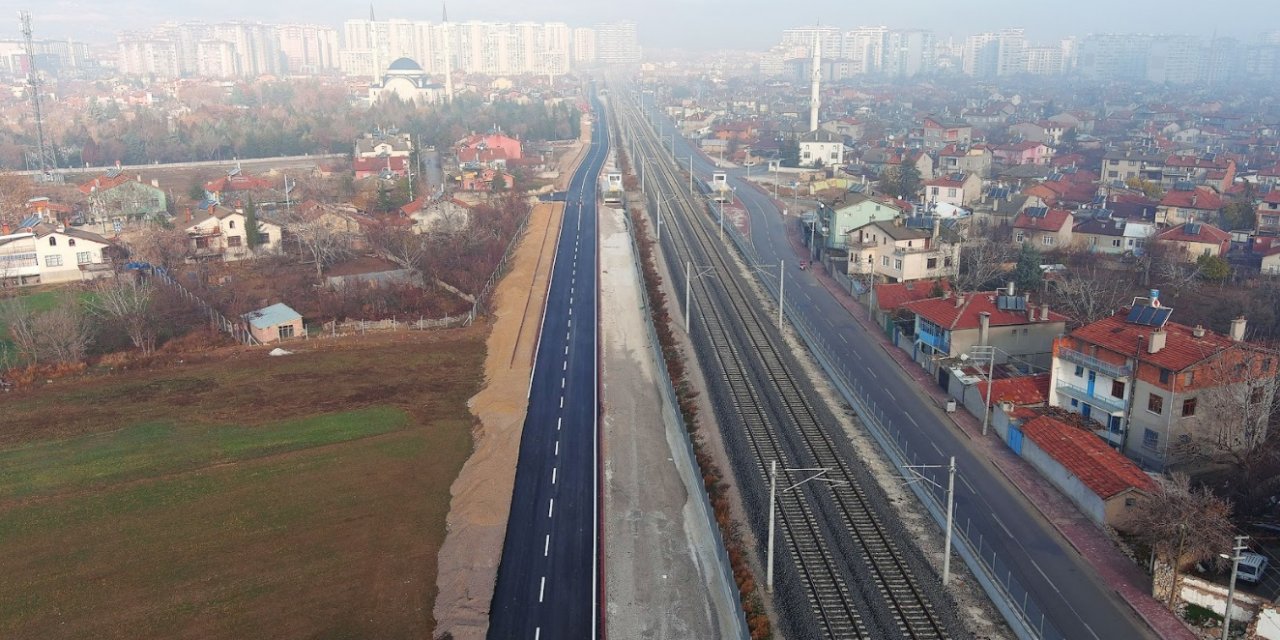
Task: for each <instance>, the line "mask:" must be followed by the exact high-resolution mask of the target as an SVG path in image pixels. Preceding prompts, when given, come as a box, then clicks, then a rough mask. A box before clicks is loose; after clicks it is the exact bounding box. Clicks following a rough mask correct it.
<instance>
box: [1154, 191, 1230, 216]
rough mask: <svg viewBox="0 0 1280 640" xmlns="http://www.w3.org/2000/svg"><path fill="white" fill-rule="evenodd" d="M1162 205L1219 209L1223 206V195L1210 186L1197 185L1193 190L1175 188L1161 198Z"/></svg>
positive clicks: (1209, 209)
mask: <svg viewBox="0 0 1280 640" xmlns="http://www.w3.org/2000/svg"><path fill="white" fill-rule="evenodd" d="M1160 206H1162V207H1178V208H1179V209H1202V210H1205V211H1217V210H1218V209H1221V208H1222V196H1220V195H1218V192H1217V191H1214V190H1213V189H1210V188H1209V187H1196V188H1195V190H1193V191H1178V190H1177V189H1174V190H1172V191H1169V192H1168V193H1166V194H1164V197H1163V198H1161V199H1160Z"/></svg>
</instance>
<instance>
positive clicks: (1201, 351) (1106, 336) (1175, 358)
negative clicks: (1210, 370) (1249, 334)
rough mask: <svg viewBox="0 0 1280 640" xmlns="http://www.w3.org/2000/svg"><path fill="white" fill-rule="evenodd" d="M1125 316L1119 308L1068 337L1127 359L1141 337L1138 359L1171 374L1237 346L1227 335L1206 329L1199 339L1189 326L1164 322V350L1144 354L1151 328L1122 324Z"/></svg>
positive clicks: (1137, 345) (1135, 348)
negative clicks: (1122, 355) (1113, 313)
mask: <svg viewBox="0 0 1280 640" xmlns="http://www.w3.org/2000/svg"><path fill="white" fill-rule="evenodd" d="M1128 313H1129V310H1128V309H1121V310H1120V312H1119V313H1117V314H1116V315H1113V316H1111V317H1110V318H1103V319H1102V320H1099V321H1097V322H1094V323H1091V324H1087V325H1085V326H1083V327H1080V328H1079V329H1076V330H1075V331H1072V332H1071V337H1072V338H1077V339H1080V340H1083V341H1084V342H1086V343H1088V344H1094V345H1098V346H1100V347H1103V348H1105V349H1107V350H1109V351H1113V352H1115V353H1119V354H1124V355H1127V356H1132V354H1134V352H1136V351H1138V350H1139V344H1138V338H1139V337H1141V338H1142V339H1143V342H1142V346H1141V353H1139V354H1138V359H1139V360H1140V361H1142V362H1145V363H1149V364H1153V365H1155V366H1157V367H1160V368H1163V369H1169V370H1170V371H1174V372H1178V371H1182V370H1183V369H1186V368H1188V367H1190V366H1191V365H1193V364H1196V363H1197V362H1200V361H1201V360H1204V359H1205V358H1208V357H1210V356H1213V355H1216V354H1219V353H1221V352H1223V351H1225V350H1227V349H1230V348H1231V347H1232V346H1233V345H1235V344H1237V343H1235V342H1232V340H1231V338H1229V337H1227V336H1224V335H1222V334H1218V333H1214V332H1212V331H1207V330H1206V331H1205V332H1204V336H1203V337H1199V338H1197V337H1196V336H1195V334H1194V333H1192V331H1193V329H1192V328H1191V327H1188V326H1186V325H1183V324H1178V323H1176V322H1168V323H1165V325H1164V330H1165V344H1164V348H1163V349H1161V350H1160V351H1157V352H1156V353H1147V349H1146V345H1147V341H1149V340H1150V339H1151V333H1152V332H1153V331H1155V327H1149V326H1145V325H1138V324H1130V323H1128V322H1126V321H1125V318H1126V316H1127V315H1128Z"/></svg>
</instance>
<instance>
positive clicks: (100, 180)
mask: <svg viewBox="0 0 1280 640" xmlns="http://www.w3.org/2000/svg"><path fill="white" fill-rule="evenodd" d="M136 178H137V176H133V175H124V174H120V175H118V176H116V177H114V178H108V177H107V176H100V177H97V178H94V179H92V180H90V181H88V182H86V183H84V184H82V185H80V186H79V187H78V188H79V189H80V193H93V191H94V190H95V189H96V190H98V191H106V190H107V189H114V188H116V187H118V186H120V185H122V184H124V183H126V182H128V181H130V180H134V179H136Z"/></svg>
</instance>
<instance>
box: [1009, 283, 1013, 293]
mask: <svg viewBox="0 0 1280 640" xmlns="http://www.w3.org/2000/svg"><path fill="white" fill-rule="evenodd" d="M1009 295H1010V296H1012V295H1013V282H1012V281H1010V282H1009Z"/></svg>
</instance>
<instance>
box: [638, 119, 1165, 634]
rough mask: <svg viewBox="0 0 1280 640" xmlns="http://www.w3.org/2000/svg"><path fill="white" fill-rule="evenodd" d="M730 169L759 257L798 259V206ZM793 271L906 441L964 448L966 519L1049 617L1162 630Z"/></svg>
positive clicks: (957, 451) (795, 289) (961, 497)
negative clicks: (1129, 604)
mask: <svg viewBox="0 0 1280 640" xmlns="http://www.w3.org/2000/svg"><path fill="white" fill-rule="evenodd" d="M646 100H648V98H647V97H646ZM649 115H650V118H651V120H652V121H653V122H655V123H656V125H655V126H656V128H657V129H658V131H659V133H660V135H663V136H665V137H666V138H667V139H668V140H670V139H671V134H672V133H673V132H674V131H675V129H674V128H673V126H672V124H671V122H670V121H669V120H668V119H667V118H665V117H663V116H661V115H660V114H659V113H658V112H657V111H656V110H654V109H652V108H650V109H649ZM675 147H676V149H675V155H676V156H677V158H678V159H679V163H680V164H681V165H682V166H687V163H688V158H689V157H690V156H691V155H692V156H693V167H694V171H695V173H696V174H697V176H698V177H699V178H702V179H707V178H709V177H710V175H711V173H712V172H713V171H723V170H724V169H720V168H717V167H715V165H714V164H713V163H712V162H710V161H708V160H707V159H706V158H705V157H704V156H703V155H702V154H701V153H699V152H697V151H695V150H694V149H692V147H691V146H690V145H689V144H687V142H686V141H685V140H684V139H683V138H681V137H680V136H679V135H676V137H675ZM728 174H729V180H730V183H731V184H732V185H733V186H734V187H735V188H736V196H737V197H738V198H739V199H740V200H741V201H742V203H743V205H744V206H745V207H746V209H747V211H748V213H749V215H750V225H751V229H750V240H751V243H752V245H753V246H754V248H755V252H756V253H757V260H758V262H759V263H760V264H773V265H776V264H778V263H779V262H780V261H786V262H787V263H788V264H794V263H796V262H797V261H798V259H799V257H798V256H797V255H796V253H795V250H794V249H793V247H792V244H791V243H790V241H789V240H788V238H787V225H794V224H796V217H795V215H794V214H795V213H798V212H792V214H793V215H790V216H785V217H784V216H782V215H781V212H780V210H779V209H778V207H777V206H776V205H775V203H774V202H773V200H772V199H771V198H770V197H769V196H767V195H766V194H765V193H764V192H763V191H762V190H760V189H759V188H758V187H755V186H752V185H750V184H748V183H747V182H746V181H745V180H744V179H743V176H744V174H745V170H744V169H736V168H735V169H730V170H728ZM786 277H787V278H788V280H787V284H786V297H787V305H788V307H789V309H790V310H791V311H792V312H794V313H796V314H799V316H800V318H801V320H802V321H804V322H805V323H806V324H807V325H808V326H809V327H810V328H811V329H813V330H815V331H817V332H818V334H819V337H820V338H821V340H822V341H823V342H824V343H825V344H827V345H828V346H829V347H830V349H831V350H832V352H833V353H834V355H835V357H836V358H838V359H839V360H840V361H842V362H844V363H846V364H847V365H848V366H847V369H848V370H849V371H850V372H851V374H852V376H853V377H854V381H855V382H857V383H858V384H859V385H860V387H861V388H862V389H863V390H864V391H865V393H866V394H867V398H865V399H866V400H869V401H871V402H873V403H874V404H875V405H876V406H877V407H878V408H879V409H880V410H881V411H883V412H884V414H885V419H886V420H887V421H889V422H891V423H892V424H893V425H894V426H895V427H896V428H897V430H898V432H899V433H900V434H901V436H902V437H903V438H904V440H905V444H906V446H907V447H909V448H910V449H911V450H912V451H916V452H921V455H922V456H923V455H926V454H927V455H929V456H934V457H936V460H935V463H943V462H945V461H946V458H947V456H952V455H954V456H955V457H956V462H957V465H958V467H959V469H960V470H961V471H960V472H959V473H958V475H957V483H956V485H957V487H956V489H957V490H956V505H957V507H956V509H957V513H958V514H961V515H962V517H961V518H958V522H961V523H963V522H964V521H965V520H964V519H966V518H967V519H968V520H969V521H970V522H971V529H970V531H971V536H972V537H973V538H974V539H978V538H979V537H981V539H982V540H983V541H984V543H985V544H986V546H987V547H988V548H999V549H1001V550H1002V551H1001V552H1000V556H1001V557H1000V560H1001V562H1003V563H1004V565H1006V566H1007V567H1009V569H1010V571H1011V572H1012V573H1013V576H1012V577H1013V578H1015V579H1016V580H1017V581H1018V582H1020V583H1021V584H1022V585H1023V586H1024V587H1025V588H1026V589H1027V591H1028V592H1029V594H1030V598H1031V599H1033V600H1034V603H1033V604H1034V606H1035V607H1037V608H1038V610H1041V611H1043V612H1044V615H1045V618H1046V623H1047V624H1049V625H1052V627H1054V628H1056V629H1057V630H1058V631H1059V632H1060V633H1061V634H1062V636H1063V637H1065V638H1070V639H1072V640H1075V639H1086V640H1087V639H1098V640H1102V639H1105V638H1144V637H1153V636H1152V634H1151V631H1150V630H1149V629H1148V627H1147V626H1146V625H1145V624H1143V623H1142V622H1141V621H1139V620H1138V619H1137V618H1136V617H1135V616H1134V615H1132V613H1131V612H1130V611H1129V610H1128V609H1127V608H1126V607H1125V605H1124V603H1123V602H1121V600H1120V599H1119V598H1118V597H1117V596H1116V595H1115V594H1114V592H1113V591H1112V590H1111V588H1110V587H1109V586H1108V585H1106V584H1104V583H1102V582H1101V581H1100V580H1099V578H1098V576H1097V575H1096V574H1095V573H1094V572H1093V571H1092V570H1091V569H1090V568H1089V567H1088V565H1087V564H1086V563H1085V562H1084V560H1083V559H1082V558H1081V557H1080V556H1079V555H1078V554H1077V552H1076V551H1075V550H1074V549H1072V548H1071V546H1070V545H1069V544H1068V542H1067V541H1066V540H1064V539H1063V538H1062V537H1061V536H1060V535H1059V534H1058V533H1057V532H1056V531H1055V530H1054V529H1053V527H1052V526H1050V524H1049V523H1048V522H1045V521H1044V519H1043V518H1042V517H1041V516H1040V514H1039V513H1038V512H1037V511H1036V510H1035V508H1034V506H1033V505H1031V504H1030V503H1028V502H1027V501H1026V500H1025V499H1024V498H1023V497H1022V496H1021V494H1019V493H1018V492H1017V490H1016V489H1015V488H1014V487H1012V486H1011V485H1010V484H1009V483H1008V482H1007V481H1006V480H1005V479H1004V478H1003V477H1002V476H1001V475H1000V474H999V472H998V471H997V470H996V469H995V468H994V467H993V466H992V465H991V464H990V463H989V462H988V461H987V460H985V459H983V458H982V457H981V456H979V455H978V454H976V453H975V452H974V451H973V450H971V449H970V448H969V447H968V445H967V441H966V439H965V438H964V437H963V436H962V435H961V434H960V433H959V432H958V430H957V429H955V428H954V427H953V426H951V423H950V421H949V420H947V419H946V417H945V416H944V415H943V414H942V413H940V411H939V410H938V408H937V407H935V406H934V405H933V404H932V402H930V401H929V399H928V398H927V396H925V395H924V394H923V392H922V391H921V390H919V389H918V388H916V386H915V383H914V382H913V381H912V380H910V379H909V378H908V377H907V376H906V375H904V373H903V372H902V371H901V370H900V369H899V368H898V366H897V365H896V364H895V363H894V362H893V360H892V359H890V358H889V356H888V354H886V353H885V352H884V351H883V348H882V347H881V346H880V345H879V343H877V342H876V341H875V340H874V338H873V337H872V336H868V335H866V334H865V332H864V329H863V328H862V327H861V325H859V324H858V323H856V322H855V321H854V320H853V319H852V318H851V317H849V313H848V311H846V310H845V308H844V307H843V306H841V304H840V303H839V302H838V301H837V300H836V299H835V298H833V296H832V295H831V293H830V292H829V291H827V290H826V289H825V288H824V287H823V286H822V285H821V284H820V283H819V282H817V281H816V280H815V278H814V277H813V276H812V275H811V274H808V273H806V272H804V271H800V270H799V269H792V270H789V271H788V273H787V274H786ZM1033 623H1034V621H1033Z"/></svg>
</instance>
